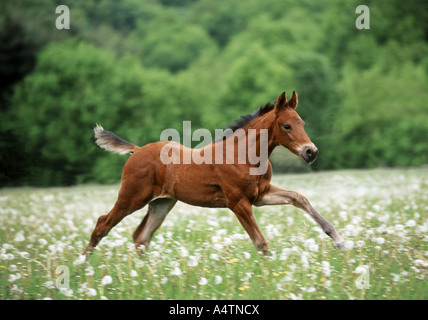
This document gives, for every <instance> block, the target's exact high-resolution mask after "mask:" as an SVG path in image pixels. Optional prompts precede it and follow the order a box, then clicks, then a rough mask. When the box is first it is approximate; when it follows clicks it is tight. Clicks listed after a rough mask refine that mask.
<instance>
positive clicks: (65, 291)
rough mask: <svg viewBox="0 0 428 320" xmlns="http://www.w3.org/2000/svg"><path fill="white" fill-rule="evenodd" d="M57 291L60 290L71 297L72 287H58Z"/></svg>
mask: <svg viewBox="0 0 428 320" xmlns="http://www.w3.org/2000/svg"><path fill="white" fill-rule="evenodd" d="M59 292H61V293H62V294H63V295H65V296H66V297H72V296H73V289H67V288H61V289H59Z"/></svg>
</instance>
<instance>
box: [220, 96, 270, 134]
mask: <svg viewBox="0 0 428 320" xmlns="http://www.w3.org/2000/svg"><path fill="white" fill-rule="evenodd" d="M274 106H275V105H274V104H273V103H270V102H268V103H266V104H265V105H261V106H260V108H258V109H257V110H256V111H254V112H252V113H249V114H246V115H243V116H241V117H240V118H239V119H237V120H235V121H234V123H233V124H231V125H230V126H228V127H227V128H226V129H231V130H232V131H233V132H235V131H236V130H238V129H240V128H243V127H245V126H246V125H247V124H249V123H250V122H251V121H253V120H254V119H257V118H258V117H261V116H262V115H264V114H266V113H268V112H269V111H271V110H272V109H273V108H274Z"/></svg>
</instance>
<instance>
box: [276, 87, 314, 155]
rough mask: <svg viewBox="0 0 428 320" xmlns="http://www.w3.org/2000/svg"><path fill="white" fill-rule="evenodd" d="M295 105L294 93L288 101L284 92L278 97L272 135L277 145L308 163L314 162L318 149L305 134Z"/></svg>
mask: <svg viewBox="0 0 428 320" xmlns="http://www.w3.org/2000/svg"><path fill="white" fill-rule="evenodd" d="M297 103H298V100H297V93H296V92H295V91H293V95H292V97H291V99H290V100H288V101H287V98H286V97H285V92H283V93H281V95H280V96H279V97H278V100H277V101H276V103H275V116H276V117H275V119H276V123H275V125H274V135H275V137H276V139H277V141H278V142H279V144H281V145H283V146H284V147H286V148H288V149H289V150H290V151H291V152H293V153H294V154H296V155H298V156H299V157H301V158H302V159H303V160H305V161H306V162H308V163H310V162H312V161H314V160H315V158H316V156H317V153H318V149H317V147H316V146H315V145H314V144H313V143H312V141H311V139H309V137H308V135H307V134H306V132H305V128H304V126H305V122H304V121H303V120H302V118H300V116H299V115H298V113H297V112H296V107H297Z"/></svg>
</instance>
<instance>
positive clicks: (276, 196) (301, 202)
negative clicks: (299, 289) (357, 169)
mask: <svg viewBox="0 0 428 320" xmlns="http://www.w3.org/2000/svg"><path fill="white" fill-rule="evenodd" d="M274 204H291V205H293V206H295V207H297V208H300V209H303V210H304V211H305V212H307V213H308V214H309V215H310V216H311V218H312V219H314V220H315V222H317V223H318V224H319V226H320V227H321V229H322V230H323V231H324V232H325V233H326V234H327V235H328V236H329V237H331V238H332V239H333V242H334V244H335V245H336V247H337V248H338V249H339V250H345V249H346V248H345V242H344V240H343V239H342V237H341V236H340V235H339V234H338V233H337V231H336V229H335V228H334V227H333V225H332V224H331V223H330V222H329V221H327V219H325V218H324V217H323V216H322V215H320V214H319V213H318V212H317V211H316V210H315V209H314V208H313V207H312V205H311V204H310V202H309V201H308V199H306V198H305V197H304V196H303V195H301V194H300V193H298V192H295V191H289V190H284V189H281V188H278V187H276V186H274V185H270V189H269V191H268V192H267V193H266V194H264V195H263V197H261V199H260V200H258V201H257V202H256V203H255V204H254V205H256V206H264V205H274Z"/></svg>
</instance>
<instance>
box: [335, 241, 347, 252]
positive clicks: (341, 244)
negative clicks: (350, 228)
mask: <svg viewBox="0 0 428 320" xmlns="http://www.w3.org/2000/svg"><path fill="white" fill-rule="evenodd" d="M335 246H336V248H337V249H338V250H340V251H345V250H347V249H348V248H347V247H346V242H345V241H342V242H338V243H335Z"/></svg>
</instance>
